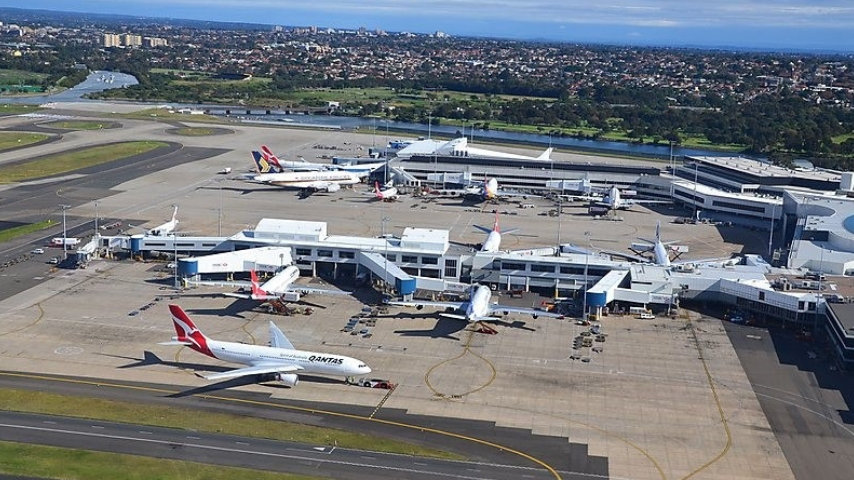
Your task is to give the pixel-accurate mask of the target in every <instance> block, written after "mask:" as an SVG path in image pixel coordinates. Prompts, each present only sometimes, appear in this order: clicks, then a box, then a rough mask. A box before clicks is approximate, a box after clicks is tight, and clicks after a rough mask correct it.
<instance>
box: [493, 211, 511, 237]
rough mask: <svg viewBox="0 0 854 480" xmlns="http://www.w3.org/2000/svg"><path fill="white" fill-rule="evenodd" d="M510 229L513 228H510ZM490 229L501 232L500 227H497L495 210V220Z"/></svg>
mask: <svg viewBox="0 0 854 480" xmlns="http://www.w3.org/2000/svg"><path fill="white" fill-rule="evenodd" d="M510 230H513V229H512V228H511V229H510ZM492 231H493V232H498V233H501V229H500V228H498V212H495V222H493V223H492Z"/></svg>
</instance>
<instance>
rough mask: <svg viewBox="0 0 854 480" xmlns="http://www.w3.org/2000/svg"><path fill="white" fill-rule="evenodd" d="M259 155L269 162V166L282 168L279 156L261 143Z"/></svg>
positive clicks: (280, 169)
mask: <svg viewBox="0 0 854 480" xmlns="http://www.w3.org/2000/svg"><path fill="white" fill-rule="evenodd" d="M261 156H262V157H264V160H266V161H267V163H269V164H270V168H273V169H278V170H279V171H282V170H284V168H283V167H282V164H281V163H279V157H277V156H276V155H275V154H274V153H273V151H272V150H270V147H268V146H267V145H261Z"/></svg>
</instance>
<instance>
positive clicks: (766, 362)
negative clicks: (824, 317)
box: [724, 322, 854, 480]
mask: <svg viewBox="0 0 854 480" xmlns="http://www.w3.org/2000/svg"><path fill="white" fill-rule="evenodd" d="M724 327H725V329H726V331H727V334H728V336H729V338H730V341H731V342H732V345H733V347H734V348H735V351H736V353H737V354H738V358H739V360H740V362H741V365H742V366H743V367H744V371H745V373H747V378H748V379H749V380H750V383H751V385H752V387H753V389H754V391H755V392H756V397H757V398H758V399H759V404H760V405H761V406H762V410H763V412H764V413H765V415H766V417H767V418H768V423H769V424H770V426H771V429H772V430H773V432H774V434H775V436H776V437H777V441H778V442H779V443H780V447H781V448H782V449H783V453H784V454H785V455H786V460H788V462H789V465H790V466H791V468H792V472H793V473H794V474H795V477H796V478H798V479H804V480H806V479H812V478H821V479H826V480H833V479H839V480H847V479H849V478H851V472H854V425H852V421H851V414H850V410H851V405H850V404H847V403H846V398H847V399H850V398H852V395H854V387H852V385H851V379H850V376H847V375H845V374H844V373H841V372H839V371H832V370H830V368H829V366H830V364H829V363H827V362H825V361H823V360H822V359H821V358H810V356H811V355H810V354H809V352H811V351H812V352H813V353H815V352H818V351H819V350H818V349H817V348H816V345H813V344H808V343H804V342H800V341H798V340H797V339H795V337H794V332H787V331H781V330H769V329H765V328H756V327H750V326H744V325H736V324H732V323H729V322H724ZM748 335H749V336H748Z"/></svg>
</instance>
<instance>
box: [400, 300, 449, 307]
mask: <svg viewBox="0 0 854 480" xmlns="http://www.w3.org/2000/svg"><path fill="white" fill-rule="evenodd" d="M388 305H397V306H399V307H439V308H457V309H459V308H462V306H463V302H429V301H427V300H413V301H411V302H398V301H391V302H388Z"/></svg>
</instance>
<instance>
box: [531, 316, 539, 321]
mask: <svg viewBox="0 0 854 480" xmlns="http://www.w3.org/2000/svg"><path fill="white" fill-rule="evenodd" d="M537 317H539V315H531V318H533V319H534V320H536V319H537Z"/></svg>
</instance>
